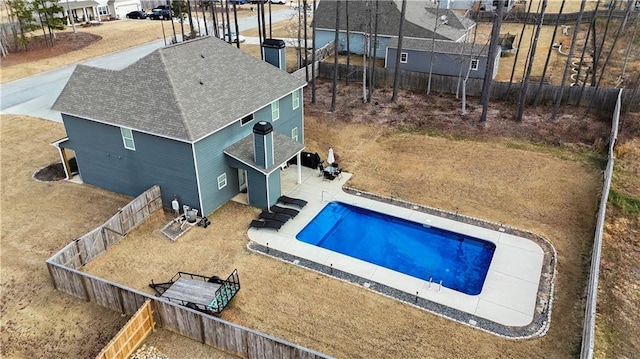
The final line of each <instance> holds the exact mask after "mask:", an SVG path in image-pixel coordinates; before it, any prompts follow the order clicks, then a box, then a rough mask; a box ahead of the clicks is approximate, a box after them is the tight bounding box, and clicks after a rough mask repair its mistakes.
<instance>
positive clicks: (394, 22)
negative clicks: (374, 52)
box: [315, 0, 475, 41]
mask: <svg viewBox="0 0 640 359" xmlns="http://www.w3.org/2000/svg"><path fill="white" fill-rule="evenodd" d="M344 3H345V1H344V0H343V1H341V2H340V4H341V6H342V7H341V11H340V30H341V31H346V16H345V11H344ZM371 4H374V5H375V3H371ZM374 5H372V6H374ZM401 6H402V0H380V1H379V2H378V13H379V15H378V34H379V35H382V36H398V30H399V28H400V10H401ZM435 6H436V5H435V4H434V3H433V2H432V1H431V0H409V1H407V12H406V16H405V23H404V28H403V33H404V36H405V37H415V38H427V39H432V38H434V35H433V33H434V32H433V30H434V27H435V28H436V34H435V38H436V39H439V40H451V41H459V40H460V39H461V38H462V37H463V36H464V35H465V34H466V33H467V31H468V30H469V29H470V28H471V27H473V26H474V25H475V23H474V22H473V21H471V20H469V19H466V18H463V17H460V16H458V15H456V14H455V13H454V12H453V11H451V10H448V9H438V8H436V7H435ZM373 10H375V7H373V8H372V10H371V11H373ZM368 14H369V10H368V9H367V2H365V1H349V30H350V31H355V32H364V31H365V29H366V28H367V24H368V22H369V15H368ZM442 16H446V19H447V21H446V24H444V23H443V21H442V20H441V17H442ZM315 17H316V21H317V24H316V26H317V28H318V29H325V30H327V29H328V30H331V29H335V26H336V1H335V0H322V1H320V2H319V3H318V7H317V9H316V14H315ZM367 32H368V30H367Z"/></svg>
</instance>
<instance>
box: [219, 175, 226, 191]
mask: <svg viewBox="0 0 640 359" xmlns="http://www.w3.org/2000/svg"><path fill="white" fill-rule="evenodd" d="M225 187H227V174H226V173H223V174H221V175H220V176H218V189H223V188H225Z"/></svg>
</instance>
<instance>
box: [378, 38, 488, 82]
mask: <svg viewBox="0 0 640 359" xmlns="http://www.w3.org/2000/svg"><path fill="white" fill-rule="evenodd" d="M397 53H398V38H393V39H391V40H390V41H389V44H388V45H387V52H386V56H385V61H384V67H385V68H388V69H395V68H396V56H397ZM495 53H496V58H495V62H494V70H493V77H494V78H495V76H496V74H497V72H498V71H497V70H498V65H499V64H500V53H501V51H500V46H497V51H496V52H495ZM488 63H489V44H486V45H482V44H470V43H464V42H453V41H440V40H435V41H434V40H426V39H403V40H402V49H401V50H400V70H406V71H415V72H425V73H429V72H430V71H431V73H432V74H434V75H445V76H461V77H465V76H466V74H467V71H468V72H469V78H477V79H484V73H485V71H486V70H487V65H488Z"/></svg>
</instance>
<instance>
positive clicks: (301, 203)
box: [278, 196, 307, 208]
mask: <svg viewBox="0 0 640 359" xmlns="http://www.w3.org/2000/svg"><path fill="white" fill-rule="evenodd" d="M278 202H280V203H284V204H293V205H295V206H298V207H300V208H302V207H304V206H306V205H307V201H305V200H303V199H298V198H291V197H287V196H280V198H278Z"/></svg>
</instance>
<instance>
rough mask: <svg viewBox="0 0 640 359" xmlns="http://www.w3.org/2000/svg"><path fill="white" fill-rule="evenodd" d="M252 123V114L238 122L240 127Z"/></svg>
mask: <svg viewBox="0 0 640 359" xmlns="http://www.w3.org/2000/svg"><path fill="white" fill-rule="evenodd" d="M251 121H253V114H249V115H247V116H244V117H243V118H242V119H241V120H240V126H244V125H246V124H247V123H249V122H251Z"/></svg>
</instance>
